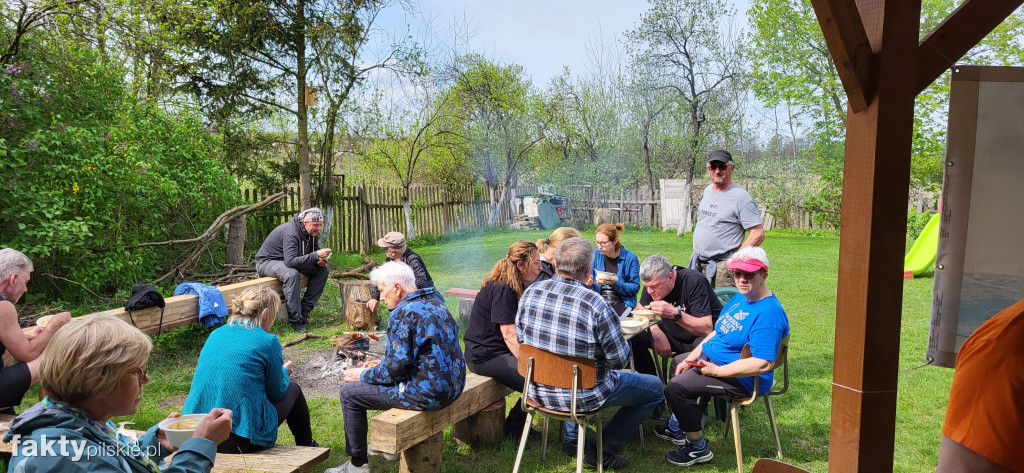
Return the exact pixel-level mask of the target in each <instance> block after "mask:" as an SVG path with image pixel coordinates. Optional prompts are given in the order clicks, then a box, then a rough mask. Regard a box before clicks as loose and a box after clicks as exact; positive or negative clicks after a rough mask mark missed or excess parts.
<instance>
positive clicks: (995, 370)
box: [942, 300, 1024, 472]
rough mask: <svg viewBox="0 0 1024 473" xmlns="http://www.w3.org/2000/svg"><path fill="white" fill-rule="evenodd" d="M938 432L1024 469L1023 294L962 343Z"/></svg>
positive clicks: (1005, 464) (1003, 463)
mask: <svg viewBox="0 0 1024 473" xmlns="http://www.w3.org/2000/svg"><path fill="white" fill-rule="evenodd" d="M942 433H943V435H945V436H946V437H949V438H950V439H952V440H954V441H956V442H957V443H959V444H961V445H963V446H965V447H967V448H969V449H971V450H973V451H974V452H976V453H978V454H979V455H981V456H983V457H985V458H987V459H989V460H991V461H992V462H994V463H997V464H999V465H1000V466H1002V467H1003V468H1006V469H1008V470H1010V471H1014V472H1024V447H1022V446H1021V441H1022V440H1024V300H1022V301H1018V302H1017V303H1016V304H1014V305H1012V306H1010V307H1007V308H1006V309H1004V310H1003V311H1002V312H999V313H998V314H996V315H994V316H992V318H991V319H989V320H988V321H987V322H985V323H984V324H982V325H981V327H978V330H976V331H975V332H974V334H972V335H971V336H970V337H969V338H968V339H967V341H966V342H964V344H963V346H962V347H961V348H960V354H959V355H957V359H956V374H954V375H953V387H952V388H951V389H950V392H949V406H948V407H947V408H946V423H945V425H943V426H942Z"/></svg>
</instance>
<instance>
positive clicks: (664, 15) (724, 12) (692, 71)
mask: <svg viewBox="0 0 1024 473" xmlns="http://www.w3.org/2000/svg"><path fill="white" fill-rule="evenodd" d="M650 3H651V8H650V10H648V11H647V12H646V13H645V14H644V16H643V17H642V18H641V20H640V24H639V25H638V26H637V27H636V28H635V29H633V30H632V31H630V32H628V33H627V34H626V37H627V40H628V41H629V42H630V44H633V45H634V51H635V52H634V53H633V61H634V62H635V63H637V64H638V65H639V64H643V66H641V67H645V68H648V69H649V70H651V71H654V74H655V77H656V79H655V83H656V87H659V88H665V89H668V90H670V91H672V92H673V93H674V95H675V98H676V100H678V101H679V102H680V103H681V104H683V107H684V109H685V111H686V116H687V118H688V121H689V127H688V131H689V133H690V135H689V137H688V146H687V148H686V150H685V154H684V155H683V156H681V160H680V162H679V169H680V170H682V174H683V177H684V178H685V179H686V182H687V184H686V186H687V187H686V193H685V195H686V196H687V198H684V201H683V208H684V213H685V214H686V215H689V214H690V209H691V204H690V202H689V200H688V197H689V195H690V192H689V190H690V187H691V186H692V185H693V178H694V175H695V170H696V166H697V162H698V161H699V157H700V156H702V155H703V154H704V150H705V148H706V146H707V144H708V143H709V136H710V135H711V133H712V131H711V130H709V129H708V128H706V127H707V126H708V125H709V124H710V123H709V118H708V117H709V114H712V113H716V111H719V110H721V107H720V106H719V105H720V104H719V105H716V104H715V102H716V100H719V95H720V90H721V89H722V88H724V87H727V85H728V83H729V81H731V80H733V79H734V78H735V77H736V76H737V74H739V72H740V70H739V66H740V64H741V62H740V61H741V59H742V55H743V54H744V53H743V47H742V43H741V41H740V38H738V37H734V36H732V35H730V31H729V28H727V27H724V26H723V25H727V24H728V23H729V21H730V18H731V17H732V16H733V15H734V13H733V12H732V10H731V9H730V8H729V7H728V6H727V4H726V3H725V1H724V0H651V1H650ZM692 224H693V222H692V220H691V219H689V218H684V219H682V222H681V223H680V225H679V233H680V234H681V233H684V232H687V231H689V230H690V227H691V226H692Z"/></svg>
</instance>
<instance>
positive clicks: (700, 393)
mask: <svg viewBox="0 0 1024 473" xmlns="http://www.w3.org/2000/svg"><path fill="white" fill-rule="evenodd" d="M687 355H689V353H686V354H682V355H679V356H677V357H675V359H673V360H672V368H670V369H671V370H672V372H673V373H674V372H675V367H676V365H678V364H679V363H682V361H683V360H684V359H686V356H687ZM721 394H728V395H733V396H749V395H750V393H749V392H747V388H745V387H743V385H742V384H740V382H739V380H738V379H737V378H716V377H714V376H704V375H703V374H701V372H700V370H698V369H689V370H686V371H683V372H682V373H680V374H679V376H675V377H673V378H672V379H670V380H669V381H668V385H667V386H665V399H667V400H668V406H669V408H671V409H672V413H673V414H675V416H676V420H678V421H679V428H680V429H681V430H682V431H683V432H698V431H700V430H701V425H700V417H701V415H702V414H703V413H704V410H705V409H706V406H707V402H708V399H710V397H711V396H716V395H721Z"/></svg>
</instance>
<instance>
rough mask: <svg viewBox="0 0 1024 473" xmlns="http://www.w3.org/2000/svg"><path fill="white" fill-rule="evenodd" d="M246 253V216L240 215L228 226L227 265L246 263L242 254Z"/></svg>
mask: <svg viewBox="0 0 1024 473" xmlns="http://www.w3.org/2000/svg"><path fill="white" fill-rule="evenodd" d="M244 251H245V215H239V216H238V217H235V218H234V220H231V223H230V224H228V248H227V257H226V262H227V264H236V265H237V264H242V263H244V262H245V260H244V258H243V256H242V253H243V252H244Z"/></svg>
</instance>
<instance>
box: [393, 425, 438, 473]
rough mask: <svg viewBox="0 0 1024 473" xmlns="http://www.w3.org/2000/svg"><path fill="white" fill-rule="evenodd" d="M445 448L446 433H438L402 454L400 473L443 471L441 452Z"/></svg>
mask: <svg viewBox="0 0 1024 473" xmlns="http://www.w3.org/2000/svg"><path fill="white" fill-rule="evenodd" d="M443 448H444V433H443V432H438V433H436V434H434V435H431V436H430V438H428V439H426V440H424V441H422V442H420V443H418V444H416V445H414V446H413V447H411V448H409V449H408V450H405V451H403V452H402V463H401V465H400V467H399V469H398V471H399V472H400V473H426V472H440V471H441V451H442V449H443Z"/></svg>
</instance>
